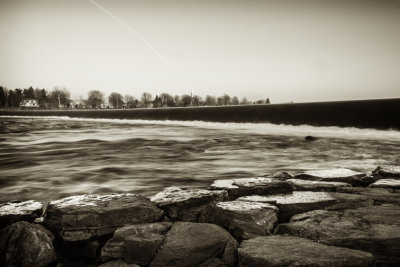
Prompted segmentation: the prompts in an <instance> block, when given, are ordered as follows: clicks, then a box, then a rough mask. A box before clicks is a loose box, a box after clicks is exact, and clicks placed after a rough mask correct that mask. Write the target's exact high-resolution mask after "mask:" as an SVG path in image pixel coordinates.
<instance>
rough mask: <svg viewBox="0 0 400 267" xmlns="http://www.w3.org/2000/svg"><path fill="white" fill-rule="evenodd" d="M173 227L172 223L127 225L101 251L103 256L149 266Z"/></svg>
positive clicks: (119, 229) (116, 232) (118, 230)
mask: <svg viewBox="0 0 400 267" xmlns="http://www.w3.org/2000/svg"><path fill="white" fill-rule="evenodd" d="M171 226H172V223H170V222H157V223H144V224H134V225H125V226H124V227H122V228H118V229H117V230H116V231H115V233H114V237H113V238H111V239H110V240H108V241H107V243H106V244H105V246H104V247H103V249H102V250H101V256H102V257H110V258H118V259H124V260H125V261H126V262H127V263H135V264H139V265H142V266H147V265H149V264H150V262H151V260H152V259H153V258H154V256H155V255H156V251H157V249H158V247H159V246H160V245H161V243H162V242H163V239H164V235H165V234H166V232H167V231H168V230H169V229H170V228H171Z"/></svg>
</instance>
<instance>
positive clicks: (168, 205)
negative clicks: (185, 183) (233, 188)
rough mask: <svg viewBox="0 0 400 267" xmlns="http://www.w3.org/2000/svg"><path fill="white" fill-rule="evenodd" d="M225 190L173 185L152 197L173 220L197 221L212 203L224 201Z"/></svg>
mask: <svg viewBox="0 0 400 267" xmlns="http://www.w3.org/2000/svg"><path fill="white" fill-rule="evenodd" d="M227 197H228V194H227V192H226V191H225V190H217V191H211V190H204V189H198V188H191V187H176V186H171V187H167V188H165V189H164V190H163V191H161V192H159V193H158V194H156V195H155V196H153V197H152V198H151V201H153V202H154V203H155V204H156V205H157V206H158V207H160V208H161V209H162V210H164V211H165V213H166V214H167V215H168V217H169V218H170V219H172V220H173V221H177V220H179V221H189V222H197V221H198V219H199V216H200V214H201V213H202V212H203V211H204V210H205V209H207V208H208V207H209V206H210V205H212V204H214V203H216V202H219V201H224V200H225V199H226V198H227Z"/></svg>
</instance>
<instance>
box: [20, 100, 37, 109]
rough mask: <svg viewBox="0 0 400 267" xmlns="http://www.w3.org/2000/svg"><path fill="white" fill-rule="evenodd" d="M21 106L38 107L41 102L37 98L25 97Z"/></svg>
mask: <svg viewBox="0 0 400 267" xmlns="http://www.w3.org/2000/svg"><path fill="white" fill-rule="evenodd" d="M19 106H20V107H21V108H38V107H39V103H38V101H37V100H36V99H24V100H22V101H21V103H20V104H19Z"/></svg>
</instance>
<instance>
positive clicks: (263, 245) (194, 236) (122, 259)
mask: <svg viewBox="0 0 400 267" xmlns="http://www.w3.org/2000/svg"><path fill="white" fill-rule="evenodd" d="M0 229H1V230H0V266H103V267H107V266H108V267H113V266H201V267H214V266H399V265H400V166H379V167H377V168H376V169H375V170H373V171H372V172H371V173H370V174H364V173H359V172H355V171H352V170H348V169H329V170H314V171H305V172H301V173H290V172H279V173H270V174H267V175H264V176H262V177H252V178H240V179H231V180H217V181H214V182H213V183H212V184H211V185H210V187H209V188H208V189H201V188H192V187H168V188H165V189H164V190H163V191H161V192H159V193H157V194H156V195H154V196H153V197H151V198H150V199H147V198H145V197H142V196H139V195H133V194H128V193H125V194H110V195H80V196H70V197H66V198H63V199H59V200H54V201H50V203H40V202H37V201H34V200H29V201H14V202H9V203H3V204H0Z"/></svg>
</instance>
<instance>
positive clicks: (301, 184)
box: [286, 179, 350, 192]
mask: <svg viewBox="0 0 400 267" xmlns="http://www.w3.org/2000/svg"><path fill="white" fill-rule="evenodd" d="M286 181H287V182H288V183H290V184H291V185H293V186H294V187H295V188H296V190H299V191H329V192H335V191H336V188H338V187H344V186H350V184H348V183H343V182H324V181H310V180H303V179H289V180H286Z"/></svg>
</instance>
